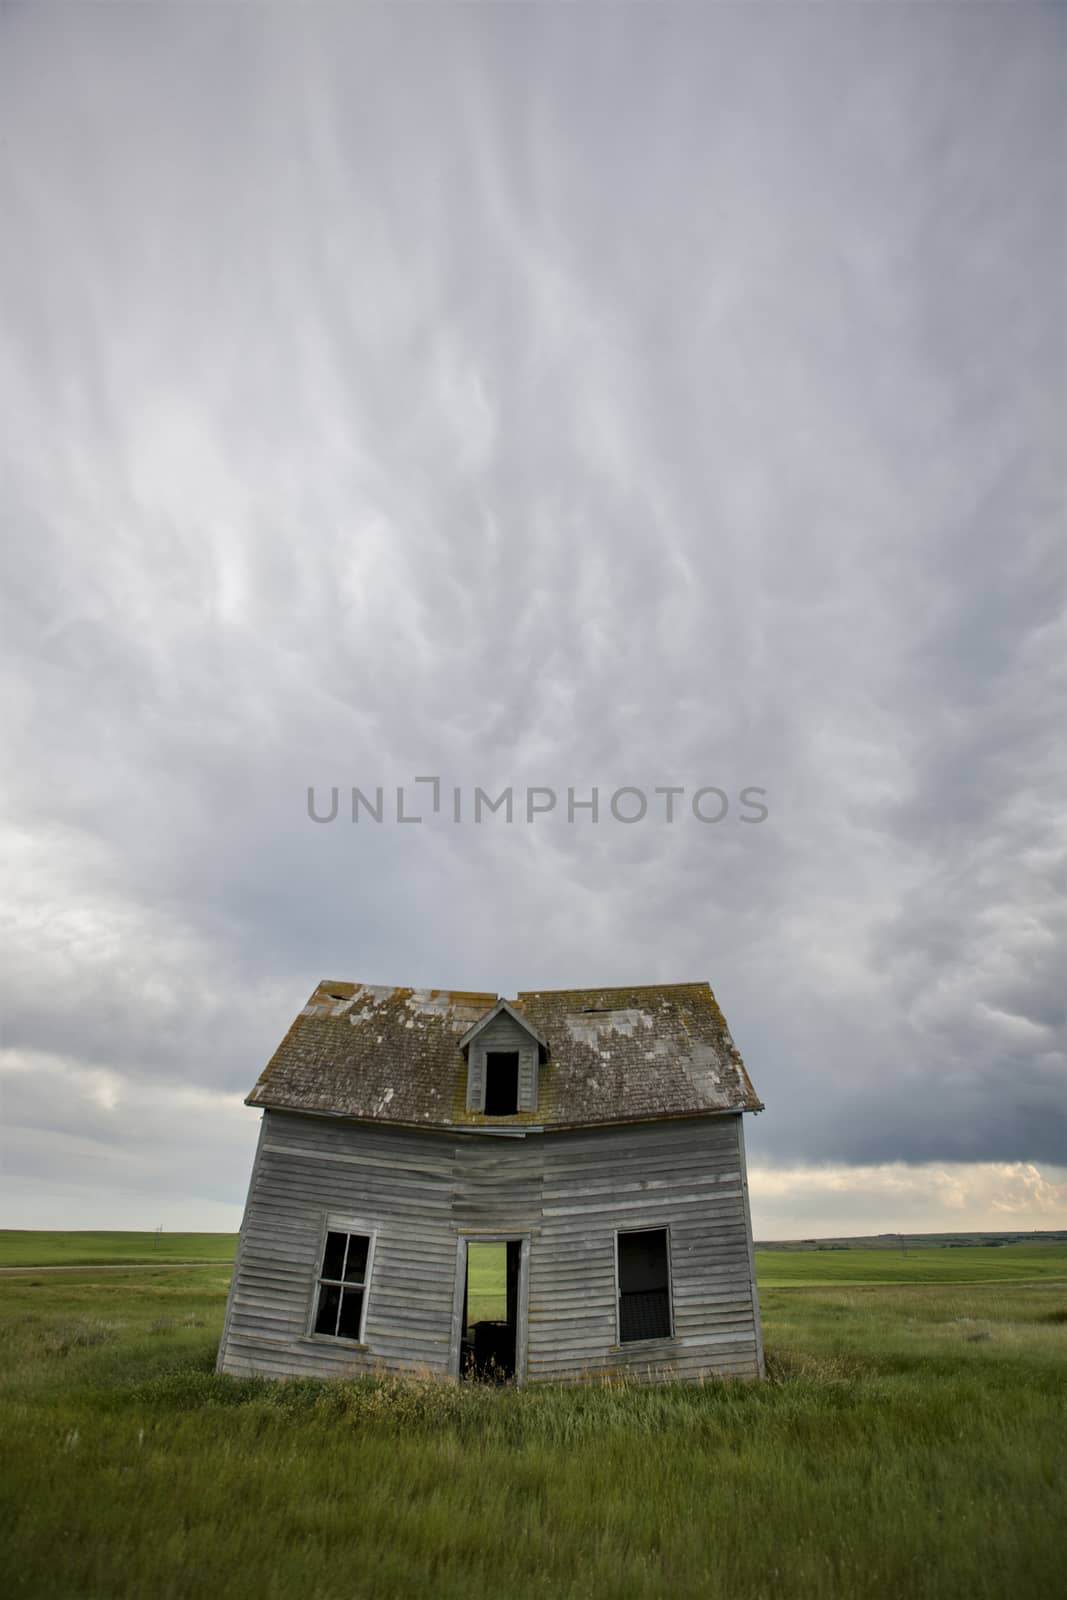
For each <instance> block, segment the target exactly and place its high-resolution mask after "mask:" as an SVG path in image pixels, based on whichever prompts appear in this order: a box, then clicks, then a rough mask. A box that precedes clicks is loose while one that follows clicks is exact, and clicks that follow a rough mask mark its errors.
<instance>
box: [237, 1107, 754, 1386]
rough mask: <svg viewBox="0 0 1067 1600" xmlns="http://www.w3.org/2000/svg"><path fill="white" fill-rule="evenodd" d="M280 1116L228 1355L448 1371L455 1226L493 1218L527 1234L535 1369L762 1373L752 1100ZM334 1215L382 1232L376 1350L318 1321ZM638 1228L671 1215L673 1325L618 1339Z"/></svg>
mask: <svg viewBox="0 0 1067 1600" xmlns="http://www.w3.org/2000/svg"><path fill="white" fill-rule="evenodd" d="M264 1124H265V1125H264V1128H263V1131H262V1137H261V1139H260V1144H259V1150H258V1152H257V1157H256V1162H255V1166H254V1169H253V1173H252V1182H251V1186H250V1190H249V1197H248V1206H247V1209H246V1214H245V1221H244V1225H243V1228H242V1234H241V1243H240V1247H239V1252H238V1259H237V1262H236V1265H235V1269H234V1278H233V1284H232V1287H231V1291H230V1303H229V1306H228V1308H227V1315H226V1325H225V1330H224V1334H223V1342H222V1346H221V1348H220V1351H219V1367H220V1370H222V1371H225V1372H232V1373H248V1372H263V1373H267V1374H273V1375H278V1376H282V1375H287V1374H291V1375H296V1374H303V1375H308V1374H321V1375H331V1374H336V1375H342V1374H356V1373H361V1372H404V1371H408V1372H410V1371H418V1370H426V1371H431V1372H437V1373H441V1374H445V1373H447V1372H449V1370H450V1344H451V1340H452V1331H453V1308H454V1304H455V1303H456V1274H457V1260H458V1254H457V1239H458V1238H460V1237H464V1236H472V1237H476V1236H477V1235H478V1234H486V1235H496V1236H498V1237H499V1236H500V1235H510V1236H512V1237H515V1238H518V1237H528V1238H529V1239H530V1249H529V1320H528V1339H527V1341H526V1349H527V1362H528V1364H527V1371H526V1377H527V1378H528V1380H529V1381H531V1382H534V1381H549V1382H552V1381H556V1382H559V1381H567V1382H569V1381H581V1380H582V1379H585V1378H591V1377H599V1376H602V1375H605V1374H610V1373H623V1372H631V1373H633V1374H634V1375H636V1376H639V1377H641V1378H645V1379H649V1380H665V1379H670V1378H675V1377H677V1378H684V1379H693V1378H697V1377H701V1376H704V1375H713V1374H735V1375H739V1376H746V1377H754V1376H756V1375H757V1374H759V1373H760V1372H761V1371H762V1350H761V1347H760V1340H759V1322H758V1306H757V1304H756V1300H755V1288H754V1280H753V1277H752V1266H751V1262H752V1257H751V1234H750V1224H749V1221H748V1208H747V1191H746V1187H745V1182H744V1156H743V1147H742V1144H741V1118H740V1116H736V1115H730V1116H721V1117H707V1118H691V1119H680V1120H677V1121H667V1122H658V1123H644V1124H637V1125H633V1126H625V1127H616V1128H602V1129H590V1130H586V1131H582V1132H574V1133H555V1134H543V1135H542V1134H529V1135H527V1136H526V1137H524V1138H510V1137H494V1136H491V1135H487V1134H481V1133H479V1134H469V1135H468V1134H455V1135H452V1134H445V1133H437V1132H430V1131H428V1130H427V1131H426V1132H419V1131H411V1132H408V1131H405V1130H400V1129H393V1128H388V1127H380V1126H375V1125H372V1124H358V1123H346V1122H343V1121H340V1120H334V1119H330V1118H313V1117H302V1116H294V1115H290V1114H288V1113H284V1112H271V1111H267V1112H265V1113H264ZM327 1215H332V1216H336V1217H339V1218H349V1219H351V1220H352V1222H353V1223H357V1224H362V1225H364V1226H366V1227H367V1228H369V1229H372V1230H373V1231H374V1233H375V1251H374V1264H373V1273H372V1277H371V1281H370V1285H369V1289H368V1299H367V1310H366V1321H365V1326H364V1345H363V1346H362V1347H359V1346H355V1345H352V1344H348V1343H344V1342H342V1341H339V1340H333V1339H324V1338H313V1337H311V1336H310V1335H309V1332H308V1329H309V1327H310V1320H311V1316H312V1306H313V1302H314V1296H315V1281H316V1274H317V1271H318V1265H319V1258H320V1253H321V1249H322V1239H323V1230H324V1226H325V1219H326V1216H327ZM639 1227H640V1228H643V1227H656V1228H660V1227H662V1228H667V1229H668V1230H669V1238H670V1256H671V1285H672V1304H673V1335H672V1337H671V1338H669V1339H656V1340H643V1341H641V1342H639V1343H633V1344H625V1345H620V1344H619V1343H618V1341H617V1322H616V1309H617V1302H616V1282H615V1233H616V1230H617V1229H620V1228H621V1229H630V1228H639ZM453 1360H454V1347H453ZM453 1370H454V1369H453Z"/></svg>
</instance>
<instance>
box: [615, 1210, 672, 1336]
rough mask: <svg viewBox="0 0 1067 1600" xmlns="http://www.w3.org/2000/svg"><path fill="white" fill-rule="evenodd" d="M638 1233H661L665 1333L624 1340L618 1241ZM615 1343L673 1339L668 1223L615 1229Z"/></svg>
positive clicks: (669, 1232) (669, 1233)
mask: <svg viewBox="0 0 1067 1600" xmlns="http://www.w3.org/2000/svg"><path fill="white" fill-rule="evenodd" d="M638 1233H662V1234H663V1239H664V1252H665V1255H666V1258H667V1284H666V1288H667V1332H666V1333H650V1334H647V1335H644V1336H643V1337H641V1338H639V1339H633V1338H631V1339H624V1338H623V1336H622V1270H621V1264H620V1261H619V1240H620V1239H623V1238H627V1239H628V1238H631V1237H632V1236H633V1235H634V1234H638ZM614 1244H615V1342H616V1344H619V1345H638V1344H651V1343H654V1342H655V1341H656V1340H658V1339H673V1338H674V1273H673V1271H672V1267H671V1230H670V1225H669V1223H666V1222H660V1223H649V1224H648V1225H647V1226H646V1227H643V1228H616V1229H615V1240H614Z"/></svg>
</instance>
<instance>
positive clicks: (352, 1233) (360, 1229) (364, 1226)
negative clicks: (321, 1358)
mask: <svg viewBox="0 0 1067 1600" xmlns="http://www.w3.org/2000/svg"><path fill="white" fill-rule="evenodd" d="M331 1233H342V1234H344V1235H345V1254H344V1259H343V1260H342V1262H341V1277H340V1278H335V1277H332V1276H329V1275H327V1274H326V1272H325V1267H326V1251H327V1249H328V1247H329V1240H330V1235H331ZM377 1238H378V1234H377V1229H375V1228H372V1227H371V1226H370V1225H369V1224H368V1223H366V1222H362V1221H360V1220H359V1219H358V1218H355V1217H343V1216H335V1215H329V1216H327V1217H326V1219H325V1222H324V1224H323V1228H322V1233H321V1235H320V1237H319V1249H318V1255H317V1257H316V1274H315V1287H314V1291H313V1293H312V1296H311V1312H310V1316H309V1318H308V1330H307V1332H308V1337H309V1338H311V1339H325V1340H328V1341H329V1343H330V1344H333V1345H336V1344H345V1345H362V1344H365V1342H366V1340H365V1333H366V1327H367V1302H368V1300H369V1299H370V1285H371V1275H372V1273H373V1271H374V1248H375V1245H376V1243H377ZM353 1239H366V1241H367V1260H366V1263H365V1265H364V1268H363V1277H362V1280H361V1281H359V1282H354V1281H347V1280H346V1279H345V1277H344V1272H345V1268H346V1267H347V1265H348V1251H349V1247H350V1245H351V1241H352V1240H353ZM324 1288H337V1289H340V1290H341V1293H342V1295H343V1293H344V1291H345V1290H346V1289H349V1290H351V1289H358V1290H359V1291H360V1293H361V1295H362V1297H363V1298H362V1301H361V1304H360V1308H359V1332H358V1335H356V1336H353V1335H352V1334H350V1333H338V1332H337V1331H336V1328H337V1326H338V1325H339V1323H340V1318H341V1305H342V1300H341V1297H340V1296H339V1297H338V1302H337V1322H335V1324H334V1327H335V1331H334V1332H333V1333H326V1332H323V1331H322V1330H321V1329H319V1328H317V1327H316V1323H317V1322H318V1320H319V1301H320V1298H321V1295H322V1290H323V1289H324Z"/></svg>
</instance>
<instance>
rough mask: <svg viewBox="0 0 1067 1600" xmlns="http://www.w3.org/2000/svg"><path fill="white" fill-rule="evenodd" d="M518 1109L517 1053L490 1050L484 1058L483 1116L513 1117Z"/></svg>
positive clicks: (513, 1051) (514, 1051)
mask: <svg viewBox="0 0 1067 1600" xmlns="http://www.w3.org/2000/svg"><path fill="white" fill-rule="evenodd" d="M518 1109H519V1052H518V1051H517V1050H490V1051H489V1052H488V1053H487V1054H486V1057H485V1114H486V1116H487V1117H513V1116H514V1115H515V1113H516V1111H517V1110H518Z"/></svg>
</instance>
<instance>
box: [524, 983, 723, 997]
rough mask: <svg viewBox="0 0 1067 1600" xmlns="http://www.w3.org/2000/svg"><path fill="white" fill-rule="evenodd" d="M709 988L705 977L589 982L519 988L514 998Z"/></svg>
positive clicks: (709, 985)
mask: <svg viewBox="0 0 1067 1600" xmlns="http://www.w3.org/2000/svg"><path fill="white" fill-rule="evenodd" d="M710 988H711V984H710V983H709V982H708V980H707V978H699V979H698V980H697V981H696V982H695V983H590V984H583V985H582V986H581V987H580V988H577V989H520V990H519V991H518V993H517V995H516V997H515V998H516V999H518V1000H521V999H523V997H524V996H530V995H537V994H635V993H638V992H651V991H652V990H656V989H710Z"/></svg>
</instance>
